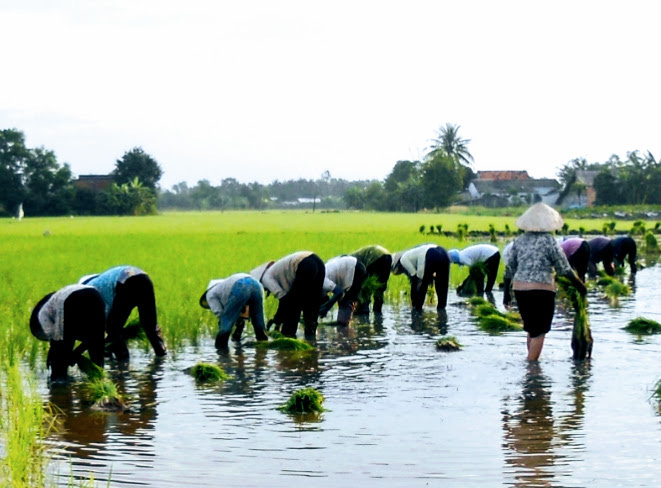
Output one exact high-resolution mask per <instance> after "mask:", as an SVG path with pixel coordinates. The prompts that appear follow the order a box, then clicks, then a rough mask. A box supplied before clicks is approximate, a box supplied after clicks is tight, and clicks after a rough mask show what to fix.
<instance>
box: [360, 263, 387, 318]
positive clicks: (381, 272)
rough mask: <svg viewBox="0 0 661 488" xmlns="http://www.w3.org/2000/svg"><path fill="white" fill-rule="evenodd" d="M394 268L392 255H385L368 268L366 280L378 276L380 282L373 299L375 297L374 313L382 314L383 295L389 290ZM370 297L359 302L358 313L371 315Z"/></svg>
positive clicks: (365, 297)
mask: <svg viewBox="0 0 661 488" xmlns="http://www.w3.org/2000/svg"><path fill="white" fill-rule="evenodd" d="M391 268H392V256H391V255H390V254H384V255H383V256H381V257H380V258H378V259H377V260H376V261H374V262H373V263H372V264H370V265H369V266H367V268H366V271H367V274H366V276H365V279H368V278H369V277H370V276H376V279H377V280H378V281H379V287H378V288H377V289H376V290H374V293H373V294H372V297H374V305H373V307H372V310H373V311H374V313H381V310H382V309H383V295H384V294H385V292H386V289H387V288H388V279H390V269H391ZM372 297H370V296H364V297H363V299H362V300H360V301H359V302H358V307H357V310H356V313H363V314H365V313H369V311H370V310H369V308H370V299H371V298H372Z"/></svg>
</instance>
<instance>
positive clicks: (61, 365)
mask: <svg viewBox="0 0 661 488" xmlns="http://www.w3.org/2000/svg"><path fill="white" fill-rule="evenodd" d="M104 307H105V306H104V303H103V298H102V297H101V294H100V293H99V292H98V291H97V290H96V289H95V288H93V287H91V286H85V285H69V286H65V287H64V288H62V289H60V290H58V291H55V292H51V293H49V294H48V295H46V296H45V297H43V298H42V299H41V300H40V301H39V302H38V303H37V305H36V306H35V307H34V309H33V310H32V314H31V316H30V331H31V332H32V335H34V336H35V337H36V338H37V339H39V340H42V341H50V348H49V350H48V359H47V363H46V364H47V366H50V368H51V380H53V381H55V380H63V379H66V378H67V370H68V367H69V366H73V365H74V364H75V363H76V360H77V358H78V356H79V355H80V354H82V353H83V352H84V351H85V350H89V355H90V359H91V360H92V361H93V362H94V363H96V365H97V366H99V367H101V368H103V342H104V335H105V322H106V318H105V315H104ZM75 341H81V345H80V346H78V347H77V348H76V350H74V344H75Z"/></svg>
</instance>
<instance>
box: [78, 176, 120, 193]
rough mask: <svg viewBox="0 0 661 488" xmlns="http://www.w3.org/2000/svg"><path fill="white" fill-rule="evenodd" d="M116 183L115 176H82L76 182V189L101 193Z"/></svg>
mask: <svg viewBox="0 0 661 488" xmlns="http://www.w3.org/2000/svg"><path fill="white" fill-rule="evenodd" d="M114 181H115V177H114V176H113V175H80V176H78V179H77V180H76V181H74V185H75V186H76V188H79V189H85V190H91V191H93V192H100V191H103V190H105V189H106V188H108V187H109V186H110V185H112V184H113V183H114Z"/></svg>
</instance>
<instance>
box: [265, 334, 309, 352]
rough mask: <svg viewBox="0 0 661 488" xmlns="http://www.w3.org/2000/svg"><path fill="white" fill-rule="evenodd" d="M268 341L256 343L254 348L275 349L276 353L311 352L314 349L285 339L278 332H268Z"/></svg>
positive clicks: (305, 343)
mask: <svg viewBox="0 0 661 488" xmlns="http://www.w3.org/2000/svg"><path fill="white" fill-rule="evenodd" d="M269 336H270V337H271V340H270V341H257V342H255V347H257V348H259V349H277V350H278V351H312V350H313V349H314V347H313V346H312V345H311V344H309V343H307V342H305V341H302V340H300V339H295V338H293V337H285V336H283V335H282V334H281V333H280V332H278V331H275V330H274V331H271V332H269Z"/></svg>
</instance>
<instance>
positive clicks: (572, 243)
mask: <svg viewBox="0 0 661 488" xmlns="http://www.w3.org/2000/svg"><path fill="white" fill-rule="evenodd" d="M560 246H561V247H562V250H563V251H564V253H565V256H567V260H568V261H569V265H570V266H571V267H572V268H574V270H575V271H576V274H578V277H579V278H580V279H581V281H585V273H587V271H588V265H589V264H590V244H588V241H586V240H585V239H581V238H580V237H571V238H569V239H565V240H564V241H562V242H561V243H560Z"/></svg>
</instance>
